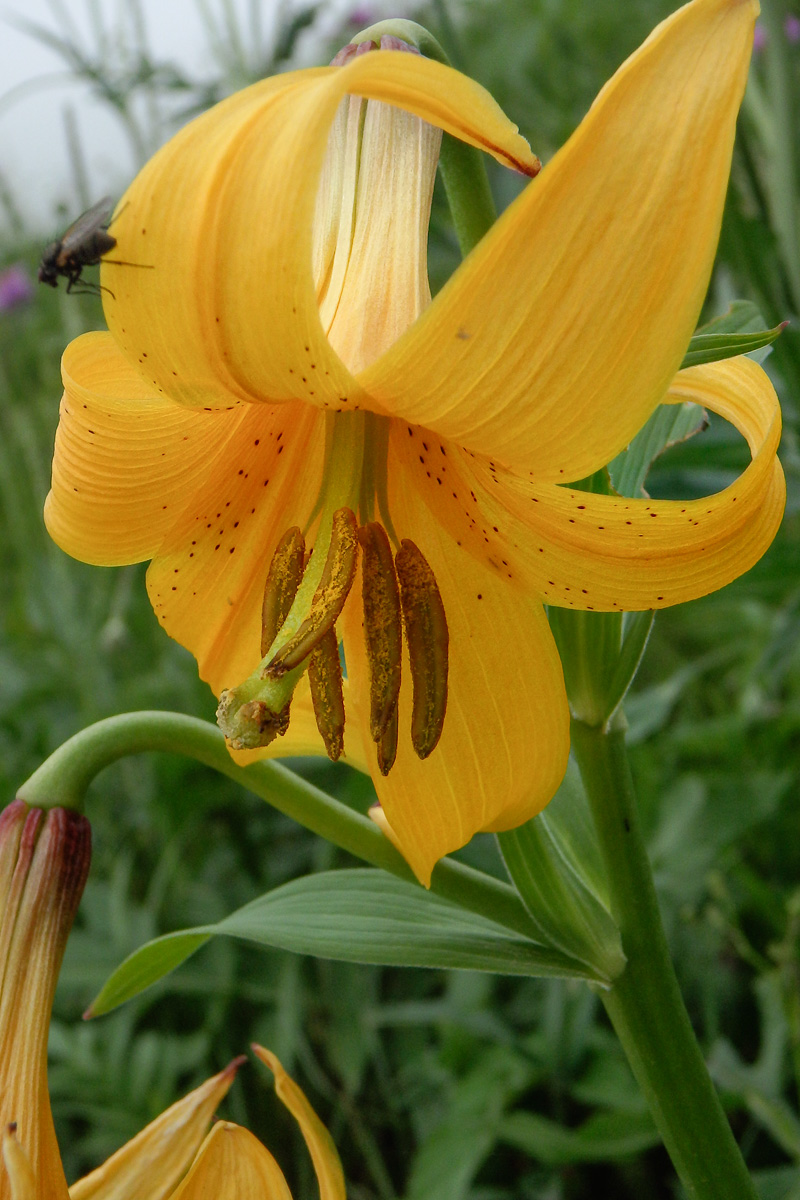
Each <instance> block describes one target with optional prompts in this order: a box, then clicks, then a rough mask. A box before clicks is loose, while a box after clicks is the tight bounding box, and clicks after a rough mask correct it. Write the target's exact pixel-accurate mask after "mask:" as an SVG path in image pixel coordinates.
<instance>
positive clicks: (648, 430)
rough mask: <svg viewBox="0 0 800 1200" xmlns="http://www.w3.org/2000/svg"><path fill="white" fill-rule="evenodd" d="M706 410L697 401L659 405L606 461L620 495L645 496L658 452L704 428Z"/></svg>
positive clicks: (661, 452)
mask: <svg viewBox="0 0 800 1200" xmlns="http://www.w3.org/2000/svg"><path fill="white" fill-rule="evenodd" d="M707 424H708V418H707V417H706V413H705V410H704V409H703V408H701V407H700V405H699V404H691V403H689V402H687V403H686V404H662V405H660V406H659V407H658V408H657V409H656V411H655V412H654V413H653V415H652V416H651V417H650V419H649V420H648V421H646V422H645V424H644V425H643V426H642V428H641V429H640V430H639V432H638V433H637V434H636V437H635V438H634V439H633V441H632V442H631V444H630V445H629V446H628V447H627V449H625V450H623V451H622V452H621V453H620V454H618V455H617V457H616V458H615V459H612V461H611V462H610V463H609V464H608V470H609V474H610V475H611V482H612V484H613V485H614V489H615V491H617V492H618V493H619V495H620V496H635V497H641V496H646V495H647V493H646V492H645V490H644V481H645V479H646V478H647V472H648V471H649V470H650V467H651V465H652V463H653V462H654V460H655V459H656V458H658V456H659V454H663V452H664V451H665V450H666V449H667V447H668V446H674V445H675V444H676V443H677V442H684V441H686V439H687V438H690V437H692V436H693V435H694V434H695V433H699V432H700V431H701V430H702V429H705V427H706V425H707Z"/></svg>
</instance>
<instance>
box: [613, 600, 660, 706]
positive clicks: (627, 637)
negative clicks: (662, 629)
mask: <svg viewBox="0 0 800 1200" xmlns="http://www.w3.org/2000/svg"><path fill="white" fill-rule="evenodd" d="M655 615H656V614H655V613H654V612H653V611H652V610H646V611H644V612H632V613H626V614H625V621H624V625H623V630H622V647H621V648H620V652H619V658H618V659H617V662H616V666H615V667H614V673H613V675H612V677H611V682H610V683H609V685H608V689H607V691H606V711H605V717H606V720H608V719H609V718H610V717H611V716H612V715H613V714H614V712H616V710H617V708H618V707H619V706H620V704H621V703H622V701H623V700H624V699H625V694H626V693H627V691H628V688H629V687H630V686H631V684H632V683H633V681H634V679H635V678H636V672H637V671H638V670H639V663H640V662H641V661H642V658H643V656H644V652H645V649H646V647H647V640H648V638H649V637H650V631H651V629H652V628H653V621H654V620H655Z"/></svg>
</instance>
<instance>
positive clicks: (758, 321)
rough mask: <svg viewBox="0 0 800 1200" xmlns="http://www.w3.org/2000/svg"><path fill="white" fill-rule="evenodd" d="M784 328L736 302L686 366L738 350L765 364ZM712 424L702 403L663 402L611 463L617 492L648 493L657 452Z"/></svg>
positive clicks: (704, 329) (699, 334) (701, 332)
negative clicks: (771, 324)
mask: <svg viewBox="0 0 800 1200" xmlns="http://www.w3.org/2000/svg"><path fill="white" fill-rule="evenodd" d="M785 326H786V322H785V321H784V322H783V324H781V325H776V326H775V328H774V329H765V328H764V318H763V317H762V316H761V313H760V312H759V310H758V308H757V307H756V305H755V304H753V303H751V301H749V300H734V301H733V303H732V304H731V305H730V307H729V308H728V311H727V312H725V313H723V314H722V316H720V317H715V318H714V320H713V321H709V322H708V323H707V324H705V325H701V326H700V327H699V328H698V329H697V331H696V333H695V334H694V336H693V337H692V340H691V341H690V342H689V348H688V350H687V351H686V354H685V355H684V359H683V362H682V363H681V367H695V366H699V365H700V364H701V363H709V362H719V361H720V360H721V359H723V358H733V357H735V356H736V355H737V354H750V355H751V357H753V358H755V359H757V361H759V362H760V361H761V360H762V359H763V358H764V357H765V356H766V355H767V354H768V353H769V350H768V347H769V345H770V344H771V343H772V342H774V341H775V339H776V338H777V337H778V335H779V334H780V332H781V330H783V329H784V328H785ZM759 351H762V353H759ZM707 424H708V419H707V417H706V414H705V411H704V410H703V409H702V408H701V407H700V406H699V405H698V404H690V403H686V404H662V405H661V406H660V407H659V408H657V409H656V411H655V412H654V413H653V415H652V416H651V417H650V420H649V421H647V422H646V423H645V424H644V425H643V426H642V428H641V429H640V430H639V432H638V433H637V435H636V437H635V438H634V439H633V441H632V442H631V444H630V445H629V446H628V447H627V449H625V450H623V451H622V452H621V453H620V454H618V455H617V457H616V458H615V459H613V460H612V462H610V463H609V465H608V470H609V474H610V476H611V482H612V484H613V487H614V490H615V491H616V492H618V493H619V495H620V496H634V497H641V496H646V495H647V492H646V491H645V490H644V482H645V479H646V478H647V473H648V471H649V470H650V467H651V466H652V464H653V462H654V461H655V460H656V459H657V458H658V456H659V455H660V454H663V452H664V451H665V450H666V449H668V447H670V446H674V445H676V444H677V443H678V442H685V441H686V440H687V439H688V438H690V437H693V436H694V434H696V433H700V432H701V431H702V430H703V429H705V427H706V425H707Z"/></svg>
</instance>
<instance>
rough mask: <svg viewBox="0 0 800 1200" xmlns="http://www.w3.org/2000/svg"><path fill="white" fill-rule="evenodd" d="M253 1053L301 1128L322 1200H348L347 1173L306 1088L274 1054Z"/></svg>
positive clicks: (259, 1049) (256, 1049) (256, 1050)
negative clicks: (345, 1173) (268, 1073)
mask: <svg viewBox="0 0 800 1200" xmlns="http://www.w3.org/2000/svg"><path fill="white" fill-rule="evenodd" d="M252 1049H253V1053H254V1054H255V1055H256V1056H257V1057H258V1058H260V1059H261V1061H262V1062H263V1063H264V1065H265V1066H267V1067H269V1069H270V1071H272V1074H273V1075H274V1076H275V1091H276V1092H277V1094H278V1098H279V1099H280V1100H282V1101H283V1103H284V1104H285V1105H286V1107H287V1108H288V1110H289V1112H290V1113H291V1114H292V1116H293V1117H294V1119H295V1120H296V1121H297V1124H298V1125H299V1126H300V1132H301V1133H302V1135H303V1137H304V1139H305V1143H306V1145H307V1146H308V1152H309V1154H310V1155H311V1161H312V1162H313V1164H314V1170H315V1172H316V1175H317V1183H318V1184H319V1195H320V1200H345V1186H344V1172H343V1171H342V1164H341V1160H340V1158H339V1154H338V1152H337V1150H336V1146H335V1145H334V1142H333V1138H332V1137H331V1135H330V1134H329V1133H328V1131H327V1129H326V1128H325V1126H324V1125H323V1124H322V1121H320V1119H319V1117H318V1116H317V1114H316V1113H315V1112H314V1109H313V1108H312V1107H311V1105H310V1104H309V1102H308V1100H307V1098H306V1096H305V1093H304V1092H303V1090H302V1088H299V1087H298V1086H297V1084H296V1083H295V1081H294V1080H293V1079H292V1078H291V1076H289V1075H287V1073H286V1071H285V1070H284V1069H283V1067H282V1066H281V1063H280V1060H279V1059H278V1058H277V1057H276V1056H275V1055H274V1054H273V1053H272V1051H271V1050H265V1048H264V1047H263V1046H257V1045H253V1047H252Z"/></svg>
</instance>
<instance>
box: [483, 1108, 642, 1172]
mask: <svg viewBox="0 0 800 1200" xmlns="http://www.w3.org/2000/svg"><path fill="white" fill-rule="evenodd" d="M498 1139H499V1140H500V1141H503V1142H506V1143H507V1144H508V1145H511V1146H515V1147H516V1148H517V1149H519V1150H523V1151H524V1152H525V1153H526V1154H530V1156H531V1157H532V1158H534V1159H536V1160H537V1161H538V1162H541V1163H546V1164H547V1165H548V1166H551V1167H559V1166H566V1165H568V1164H571V1163H576V1162H607V1161H609V1160H614V1159H617V1158H629V1157H632V1156H633V1155H635V1154H640V1153H641V1152H642V1150H648V1149H649V1148H650V1147H651V1146H656V1145H658V1143H659V1142H660V1141H661V1137H660V1134H659V1132H658V1130H657V1129H656V1127H655V1125H654V1123H653V1118H652V1117H651V1116H650V1114H649V1113H646V1112H643V1113H631V1112H627V1111H625V1112H602V1113H597V1114H595V1115H594V1116H592V1117H589V1118H588V1120H586V1121H584V1123H583V1124H582V1125H579V1126H578V1128H577V1129H566V1128H565V1127H564V1126H563V1125H558V1124H557V1123H556V1122H555V1121H550V1120H548V1118H547V1117H540V1116H538V1114H536V1113H530V1112H514V1113H510V1114H509V1115H508V1116H507V1117H506V1118H505V1120H504V1121H503V1122H502V1124H501V1125H500V1128H499V1130H498Z"/></svg>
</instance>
